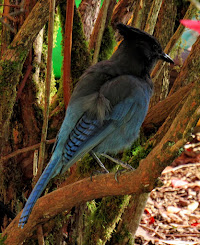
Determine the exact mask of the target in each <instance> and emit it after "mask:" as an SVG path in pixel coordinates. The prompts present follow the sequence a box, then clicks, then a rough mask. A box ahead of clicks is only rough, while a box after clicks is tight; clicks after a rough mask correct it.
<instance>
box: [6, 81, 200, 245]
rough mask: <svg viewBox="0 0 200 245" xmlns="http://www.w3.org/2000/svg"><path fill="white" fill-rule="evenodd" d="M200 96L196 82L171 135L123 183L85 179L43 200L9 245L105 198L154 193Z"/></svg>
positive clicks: (13, 228) (192, 121)
mask: <svg viewBox="0 0 200 245" xmlns="http://www.w3.org/2000/svg"><path fill="white" fill-rule="evenodd" d="M199 93H200V87H199V85H198V82H196V83H195V86H194V88H193V89H192V91H191V93H190V95H189V96H188V98H187V100H186V101H185V103H184V106H183V107H182V109H181V110H180V112H179V113H178V115H177V117H176V118H175V119H174V121H173V123H172V124H171V126H170V128H169V130H168V131H167V133H166V134H165V135H164V137H163V138H162V140H161V141H160V143H159V144H158V145H157V146H156V147H155V148H154V149H153V150H152V151H151V152H150V154H149V155H148V156H147V157H146V159H144V160H142V161H141V162H140V165H139V167H138V168H137V169H136V170H135V171H132V172H128V173H124V174H122V175H121V176H120V177H119V183H117V182H116V180H115V179H114V173H111V174H105V175H100V176H94V178H93V181H91V179H90V178H89V179H88V178H87V179H83V180H81V181H78V182H76V183H74V184H71V185H68V186H66V187H63V188H61V189H58V190H56V191H54V192H52V193H50V194H48V195H46V196H44V197H42V198H40V199H39V200H38V201H37V203H36V205H35V206H34V208H33V211H32V214H31V216H30V218H29V221H28V223H27V224H26V225H25V227H24V229H23V230H21V229H20V228H18V227H17V224H18V221H19V217H20V214H18V215H17V217H16V218H15V219H14V220H13V221H12V223H11V224H10V225H9V226H8V227H7V229H6V230H5V231H4V233H3V235H4V236H5V235H6V236H7V239H6V241H5V244H13V245H15V244H20V243H21V242H23V241H24V239H26V238H27V237H29V236H30V235H31V234H32V232H33V231H34V230H35V228H36V225H37V224H38V223H42V222H45V221H47V220H48V219H50V218H51V217H54V216H55V215H56V214H58V213H60V212H62V211H64V210H67V209H70V208H72V207H73V206H76V205H78V204H80V203H82V202H86V201H88V200H92V199H97V198H101V197H103V196H113V195H126V194H133V193H144V192H149V191H151V190H152V189H153V188H154V184H155V181H156V179H157V178H158V177H159V176H160V174H161V172H162V170H163V169H164V167H165V166H166V165H168V163H169V162H170V161H172V160H173V159H174V158H175V157H176V155H177V154H178V152H179V149H180V147H182V146H183V144H184V143H185V142H186V141H187V138H188V135H189V132H190V131H191V128H192V127H194V126H195V125H196V123H197V121H198V119H199V116H200V110H199V104H200V97H199ZM172 143H173V144H172ZM55 204H56V205H55ZM47 206H48V209H47V208H46V207H47Z"/></svg>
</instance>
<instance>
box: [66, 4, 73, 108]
mask: <svg viewBox="0 0 200 245" xmlns="http://www.w3.org/2000/svg"><path fill="white" fill-rule="evenodd" d="M73 17H74V0H70V1H67V8H66V20H65V36H64V61H63V67H64V70H63V95H64V103H65V108H67V105H68V103H69V100H70V95H71V92H70V84H71V49H72V28H73Z"/></svg>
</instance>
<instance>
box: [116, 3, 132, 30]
mask: <svg viewBox="0 0 200 245" xmlns="http://www.w3.org/2000/svg"><path fill="white" fill-rule="evenodd" d="M135 5H136V1H134V0H128V1H127V0H121V1H118V3H117V5H116V6H115V8H114V11H113V15H112V19H111V24H112V27H113V28H114V29H115V25H116V23H119V22H122V23H124V24H127V22H128V21H129V19H130V18H131V16H132V12H133V8H134V6H135Z"/></svg>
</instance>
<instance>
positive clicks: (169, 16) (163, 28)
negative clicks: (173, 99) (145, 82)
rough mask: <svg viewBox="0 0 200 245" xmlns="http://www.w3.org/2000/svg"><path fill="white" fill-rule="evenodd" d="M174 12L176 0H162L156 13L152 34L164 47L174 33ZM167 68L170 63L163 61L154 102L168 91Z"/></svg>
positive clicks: (159, 99)
mask: <svg viewBox="0 0 200 245" xmlns="http://www.w3.org/2000/svg"><path fill="white" fill-rule="evenodd" d="M176 13H177V2H176V1H175V0H172V1H171V3H170V4H169V2H168V1H167V0H164V1H163V3H162V6H161V9H160V12H159V15H158V21H157V23H156V26H155V31H154V36H155V37H156V38H157V39H158V40H159V42H160V43H161V46H162V47H163V48H165V47H166V45H167V43H168V42H169V40H170V38H171V37H172V35H173V33H174V26H175V20H176ZM169 68H170V64H169V63H165V65H164V67H163V69H162V71H161V72H160V74H159V76H158V78H157V83H156V85H155V86H154V89H155V90H156V91H157V92H156V94H155V96H156V97H155V103H156V102H158V101H161V100H163V99H164V98H166V96H167V94H168V92H169ZM156 86H158V87H156Z"/></svg>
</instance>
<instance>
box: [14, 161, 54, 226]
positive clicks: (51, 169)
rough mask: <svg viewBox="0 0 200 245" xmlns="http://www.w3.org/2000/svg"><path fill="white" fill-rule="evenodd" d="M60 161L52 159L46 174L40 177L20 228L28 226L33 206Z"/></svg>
mask: <svg viewBox="0 0 200 245" xmlns="http://www.w3.org/2000/svg"><path fill="white" fill-rule="evenodd" d="M58 161H59V158H57V159H52V161H50V162H49V164H48V166H47V167H46V168H45V170H44V172H43V173H42V175H41V176H40V178H39V180H38V182H37V184H36V185H35V187H34V189H33V191H32V192H31V195H30V196H29V198H28V201H27V203H26V205H25V207H24V209H23V212H22V214H21V217H20V220H19V224H18V226H19V227H21V228H23V227H24V225H25V224H26V222H27V220H28V218H29V216H30V213H31V211H32V209H33V206H34V205H35V203H36V201H37V199H38V198H39V197H40V195H41V194H42V192H43V191H44V189H45V188H46V186H47V184H48V182H49V180H50V179H51V178H52V175H53V174H54V169H55V165H56V164H57V162H58Z"/></svg>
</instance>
